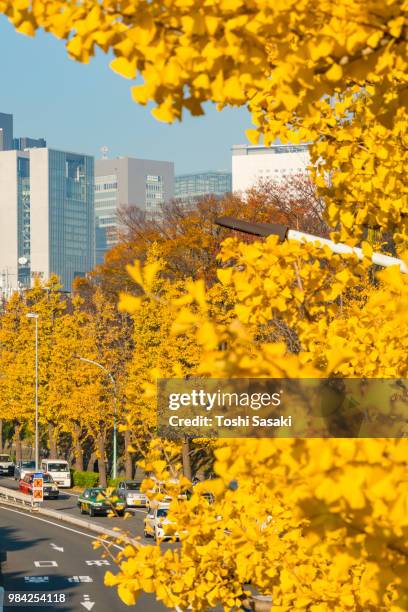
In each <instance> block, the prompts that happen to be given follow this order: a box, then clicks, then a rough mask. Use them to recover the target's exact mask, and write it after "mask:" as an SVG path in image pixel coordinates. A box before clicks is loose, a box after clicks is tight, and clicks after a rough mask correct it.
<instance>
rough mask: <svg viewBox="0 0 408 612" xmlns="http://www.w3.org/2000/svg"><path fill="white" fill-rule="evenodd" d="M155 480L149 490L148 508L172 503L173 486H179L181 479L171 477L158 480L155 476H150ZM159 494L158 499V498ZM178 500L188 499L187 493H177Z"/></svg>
mask: <svg viewBox="0 0 408 612" xmlns="http://www.w3.org/2000/svg"><path fill="white" fill-rule="evenodd" d="M150 480H151V481H152V482H153V486H152V488H151V489H149V490H148V491H147V501H146V508H158V507H159V506H160V505H161V504H170V503H171V502H172V501H173V496H172V495H171V493H172V488H173V487H174V488H176V489H177V488H178V487H179V480H178V479H177V478H170V479H169V480H166V481H162V480H157V478H155V477H154V476H151V477H150ZM156 496H158V499H157V498H156ZM177 499H178V500H184V499H187V494H186V493H180V494H179V495H177Z"/></svg>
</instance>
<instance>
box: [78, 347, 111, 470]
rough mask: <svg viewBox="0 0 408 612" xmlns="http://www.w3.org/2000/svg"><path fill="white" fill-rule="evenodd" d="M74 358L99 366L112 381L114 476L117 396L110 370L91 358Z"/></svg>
mask: <svg viewBox="0 0 408 612" xmlns="http://www.w3.org/2000/svg"><path fill="white" fill-rule="evenodd" d="M75 357H76V359H79V360H80V361H85V362H86V363H92V364H93V365H95V366H97V367H98V368H100V369H101V370H103V371H104V372H105V374H106V375H107V376H108V377H109V379H110V381H111V383H112V388H113V400H114V407H113V466H112V478H116V475H117V472H116V463H117V424H116V421H117V396H116V382H115V379H114V378H113V376H112V374H111V372H109V370H107V369H106V368H105V367H104V366H103V365H102V364H100V363H98V362H97V361H93V359H86V358H85V357H79V356H78V355H75Z"/></svg>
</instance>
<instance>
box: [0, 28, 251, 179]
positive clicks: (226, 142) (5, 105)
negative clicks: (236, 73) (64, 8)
mask: <svg viewBox="0 0 408 612" xmlns="http://www.w3.org/2000/svg"><path fill="white" fill-rule="evenodd" d="M0 41H1V42H0V51H1V52H0V75H1V84H0V112H5V113H13V115H14V132H15V136H31V137H34V138H38V137H45V138H46V139H47V141H48V144H49V146H52V147H55V148H61V149H66V150H70V151H78V152H83V153H89V154H91V155H95V156H96V157H100V156H101V153H100V148H101V146H102V145H107V146H108V147H109V156H110V157H115V156H117V155H129V156H134V157H142V158H147V159H160V160H169V161H174V162H175V164H176V173H182V172H194V171H199V170H225V169H230V167H231V145H233V144H239V143H242V142H246V137H245V129H247V128H249V127H251V121H250V116H249V114H248V113H247V111H245V110H243V109H226V110H223V111H222V112H217V110H216V109H215V108H214V107H213V106H212V105H207V107H206V110H207V114H206V115H205V116H204V117H190V116H188V115H187V114H186V115H185V118H184V120H183V122H182V123H181V124H180V123H178V124H174V125H166V124H163V123H159V122H158V121H156V120H155V119H154V118H153V117H152V116H151V114H150V110H149V109H148V108H147V107H142V106H137V105H136V104H134V102H132V100H131V97H130V85H131V83H130V82H129V81H127V80H125V79H123V78H122V77H120V76H118V75H116V74H115V73H113V72H112V71H111V70H110V69H109V59H108V57H106V56H105V55H103V54H100V55H98V57H96V58H93V60H91V62H90V63H89V64H88V65H83V64H79V63H76V62H74V61H72V60H70V59H69V58H68V56H67V55H66V52H65V47H64V43H63V42H62V41H60V40H57V39H56V38H54V37H53V36H51V35H50V34H44V33H39V34H37V36H36V37H35V38H34V39H31V38H28V37H26V36H23V35H21V34H18V33H16V32H15V31H14V30H13V28H12V26H11V25H10V24H9V22H8V21H7V19H6V18H5V17H4V16H1V17H0Z"/></svg>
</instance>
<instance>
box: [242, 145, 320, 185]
mask: <svg viewBox="0 0 408 612" xmlns="http://www.w3.org/2000/svg"><path fill="white" fill-rule="evenodd" d="M309 164H310V156H309V152H308V146H307V145H306V144H300V145H292V144H286V145H282V144H276V145H272V146H270V147H265V146H263V145H233V147H232V190H233V191H241V192H245V191H247V190H248V189H250V188H251V187H254V186H255V185H256V184H257V183H259V181H260V180H265V179H271V180H274V181H279V182H280V181H283V180H285V178H287V177H288V176H294V175H297V174H306V173H307V167H308V165H309Z"/></svg>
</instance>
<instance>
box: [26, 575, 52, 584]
mask: <svg viewBox="0 0 408 612" xmlns="http://www.w3.org/2000/svg"><path fill="white" fill-rule="evenodd" d="M49 581H50V577H49V576H24V582H29V583H32V582H33V583H34V584H40V583H44V582H49Z"/></svg>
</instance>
